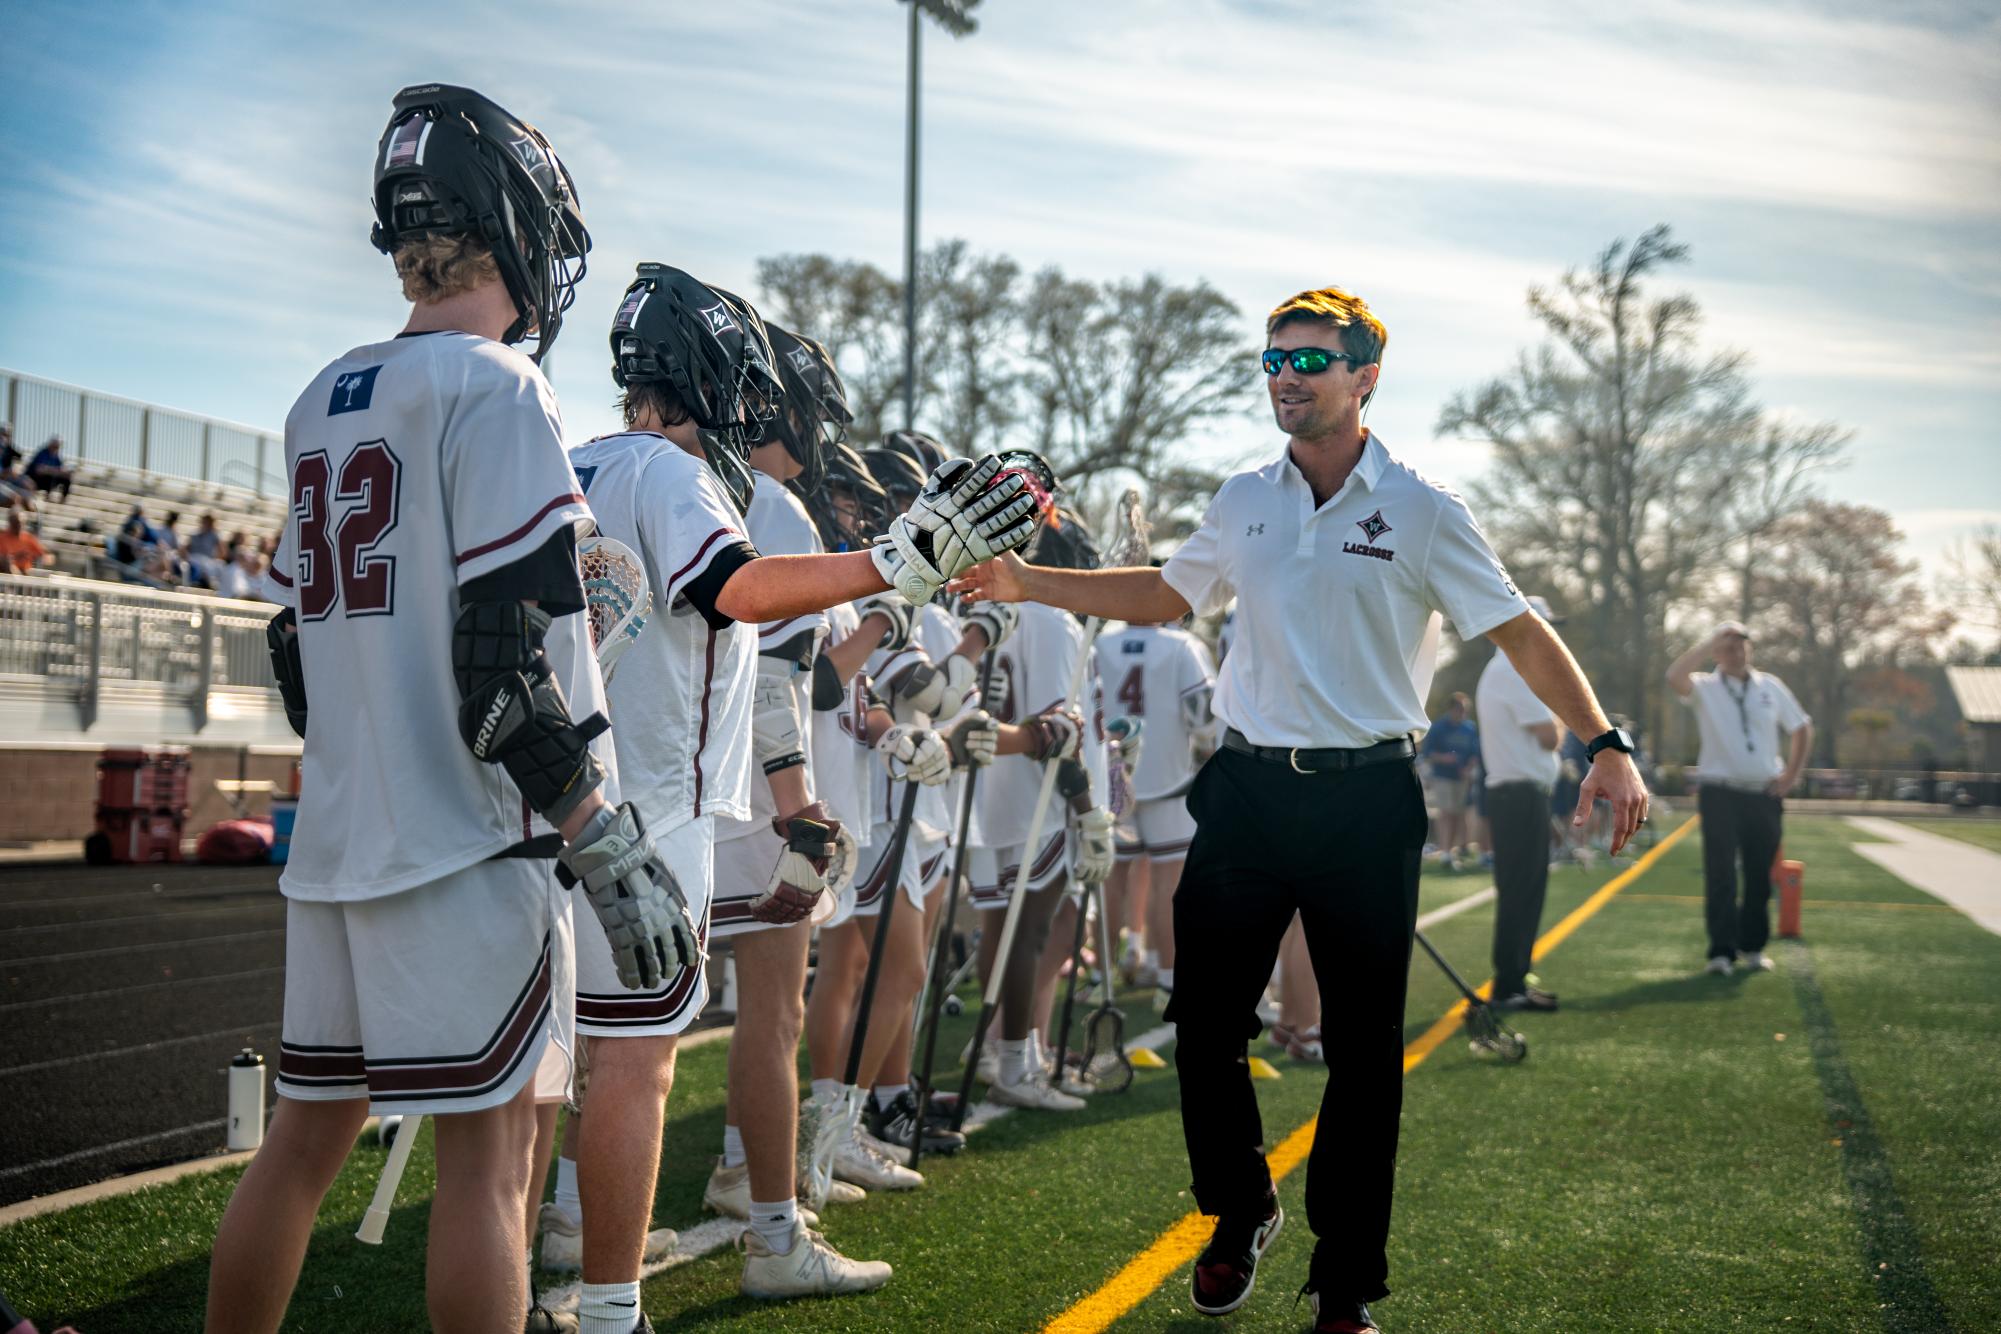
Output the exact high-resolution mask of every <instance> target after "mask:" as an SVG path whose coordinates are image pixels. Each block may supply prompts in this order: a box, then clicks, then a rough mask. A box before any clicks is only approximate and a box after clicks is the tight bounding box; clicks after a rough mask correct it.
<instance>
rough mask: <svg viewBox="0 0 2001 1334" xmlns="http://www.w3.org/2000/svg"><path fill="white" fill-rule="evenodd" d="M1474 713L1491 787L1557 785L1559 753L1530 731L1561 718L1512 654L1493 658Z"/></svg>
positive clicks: (1483, 675)
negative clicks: (1538, 695)
mask: <svg viewBox="0 0 2001 1334" xmlns="http://www.w3.org/2000/svg"><path fill="white" fill-rule="evenodd" d="M1473 709H1474V714H1475V716H1477V717H1478V718H1479V720H1480V765H1481V767H1482V768H1484V769H1485V770H1486V771H1487V786H1488V787H1497V786H1499V785H1500V784H1502V783H1523V782H1528V783H1535V784H1538V785H1540V786H1542V787H1545V788H1553V787H1555V786H1556V771H1557V766H1558V760H1557V756H1556V752H1555V751H1554V750H1544V749H1543V745H1542V742H1540V741H1538V740H1536V737H1535V733H1533V732H1531V731H1529V729H1530V728H1531V727H1536V726H1538V725H1540V724H1543V723H1549V724H1552V725H1554V724H1555V722H1556V715H1555V714H1553V713H1551V712H1550V711H1549V705H1547V704H1545V703H1543V702H1542V701H1541V700H1539V699H1537V698H1536V693H1535V691H1533V690H1530V689H1529V683H1528V682H1527V681H1524V680H1522V674H1521V673H1520V672H1518V671H1516V670H1515V664H1514V663H1513V662H1511V661H1509V659H1508V655H1507V654H1505V653H1499V652H1497V653H1495V654H1494V656H1493V657H1492V658H1490V659H1488V661H1487V666H1486V668H1485V669H1484V670H1482V671H1481V673H1480V684H1479V685H1477V686H1475V687H1474V688H1473Z"/></svg>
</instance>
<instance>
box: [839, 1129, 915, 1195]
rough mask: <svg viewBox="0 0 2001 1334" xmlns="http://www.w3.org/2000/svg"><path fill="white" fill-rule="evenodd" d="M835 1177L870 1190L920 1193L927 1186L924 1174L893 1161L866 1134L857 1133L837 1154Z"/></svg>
mask: <svg viewBox="0 0 2001 1334" xmlns="http://www.w3.org/2000/svg"><path fill="white" fill-rule="evenodd" d="M834 1175H835V1176H837V1177H839V1178H840V1179H841V1180H843V1181H851V1182H853V1183H855V1184H856V1185H858V1186H866V1187H868V1188H869V1189H870V1190H916V1189H917V1188H918V1187H919V1186H921V1185H923V1184H924V1176H923V1174H922V1173H921V1172H914V1171H912V1170H911V1169H910V1168H908V1167H905V1166H904V1165H903V1164H902V1163H899V1162H897V1161H895V1160H894V1159H892V1158H891V1157H890V1156H889V1154H888V1153H886V1152H884V1150H883V1147H882V1143H881V1141H879V1140H877V1139H876V1138H875V1137H874V1136H873V1135H870V1134H869V1133H868V1132H867V1131H866V1130H856V1131H854V1132H853V1133H852V1134H850V1135H849V1136H848V1137H847V1138H846V1139H845V1140H843V1141H841V1144H840V1146H839V1147H838V1148H836V1149H835V1150H834Z"/></svg>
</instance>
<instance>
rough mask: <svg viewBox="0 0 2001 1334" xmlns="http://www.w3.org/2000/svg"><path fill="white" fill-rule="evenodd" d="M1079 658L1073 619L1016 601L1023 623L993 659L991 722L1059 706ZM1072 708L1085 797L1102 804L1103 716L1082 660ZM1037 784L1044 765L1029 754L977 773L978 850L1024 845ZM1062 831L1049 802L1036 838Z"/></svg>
mask: <svg viewBox="0 0 2001 1334" xmlns="http://www.w3.org/2000/svg"><path fill="white" fill-rule="evenodd" d="M1083 653H1084V628H1083V626H1082V625H1080V624H1079V623H1078V621H1077V618H1076V617H1074V616H1072V615H1071V614H1070V613H1069V612H1067V611H1059V610H1058V609H1057V608H1055V607H1050V606H1045V605H1043V604H1042V603H1040V602H1024V603H1022V604H1021V623H1020V624H1019V625H1018V626H1016V627H1015V631H1014V633H1013V634H1011V635H1009V636H1008V637H1007V641H1006V642H1005V643H1003V644H1002V645H1001V646H1000V649H999V651H997V652H996V653H995V654H994V671H995V672H996V673H998V674H999V676H1000V679H1001V682H1002V691H1003V694H1002V698H1001V702H1000V711H999V713H998V714H997V715H996V716H997V717H998V718H999V719H1000V721H1002V722H1004V723H1018V722H1021V721H1022V720H1024V719H1027V718H1032V717H1034V716H1035V715H1036V714H1038V713H1042V712H1045V711H1047V710H1049V709H1051V708H1055V707H1058V706H1060V705H1061V704H1062V703H1063V702H1064V696H1065V694H1066V693H1067V692H1068V690H1069V689H1070V677H1071V674H1072V673H1073V672H1074V671H1075V670H1076V666H1077V660H1078V658H1079V656H1080V655H1082V654H1083ZM1077 707H1078V712H1080V713H1081V714H1082V715H1083V717H1084V737H1083V744H1082V748H1081V750H1082V753H1081V754H1080V755H1079V756H1078V758H1079V759H1081V760H1083V762H1084V768H1085V770H1086V771H1087V772H1088V773H1089V774H1090V775H1091V799H1092V800H1093V801H1095V802H1096V803H1097V804H1098V805H1100V806H1103V805H1105V804H1106V803H1107V802H1108V801H1109V800H1110V797H1111V790H1110V788H1109V787H1108V786H1107V785H1106V776H1105V714H1104V707H1103V702H1102V699H1101V697H1100V694H1099V691H1098V674H1097V672H1096V670H1094V668H1093V667H1092V665H1091V664H1090V663H1088V662H1087V663H1086V667H1085V672H1084V688H1083V693H1082V694H1081V695H1080V696H1079V699H1078V706H1077ZM1041 784H1042V766H1041V765H1040V764H1037V763H1036V762H1035V761H1034V760H1032V759H1030V758H1029V757H1028V756H1026V755H1002V756H1000V757H998V758H997V759H995V760H994V762H993V764H992V765H991V766H990V767H989V768H988V769H987V771H986V772H985V773H983V774H981V775H980V781H979V785H978V787H977V788H976V789H975V790H974V796H973V805H974V808H975V820H976V823H977V825H978V829H979V846H981V847H987V848H1005V847H1011V846H1013V845H1015V844H1017V843H1023V842H1026V841H1027V839H1028V826H1029V822H1030V821H1031V820H1033V819H1034V818H1035V798H1036V793H1037V791H1038V790H1039V789H1040V787H1041ZM1062 827H1063V812H1062V809H1061V799H1060V798H1057V797H1054V796H1052V797H1051V798H1050V813H1049V814H1048V815H1046V816H1044V817H1043V821H1042V837H1044V838H1047V837H1048V836H1049V835H1050V834H1052V833H1054V832H1055V831H1056V830H1058V829H1061V828H1062Z"/></svg>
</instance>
